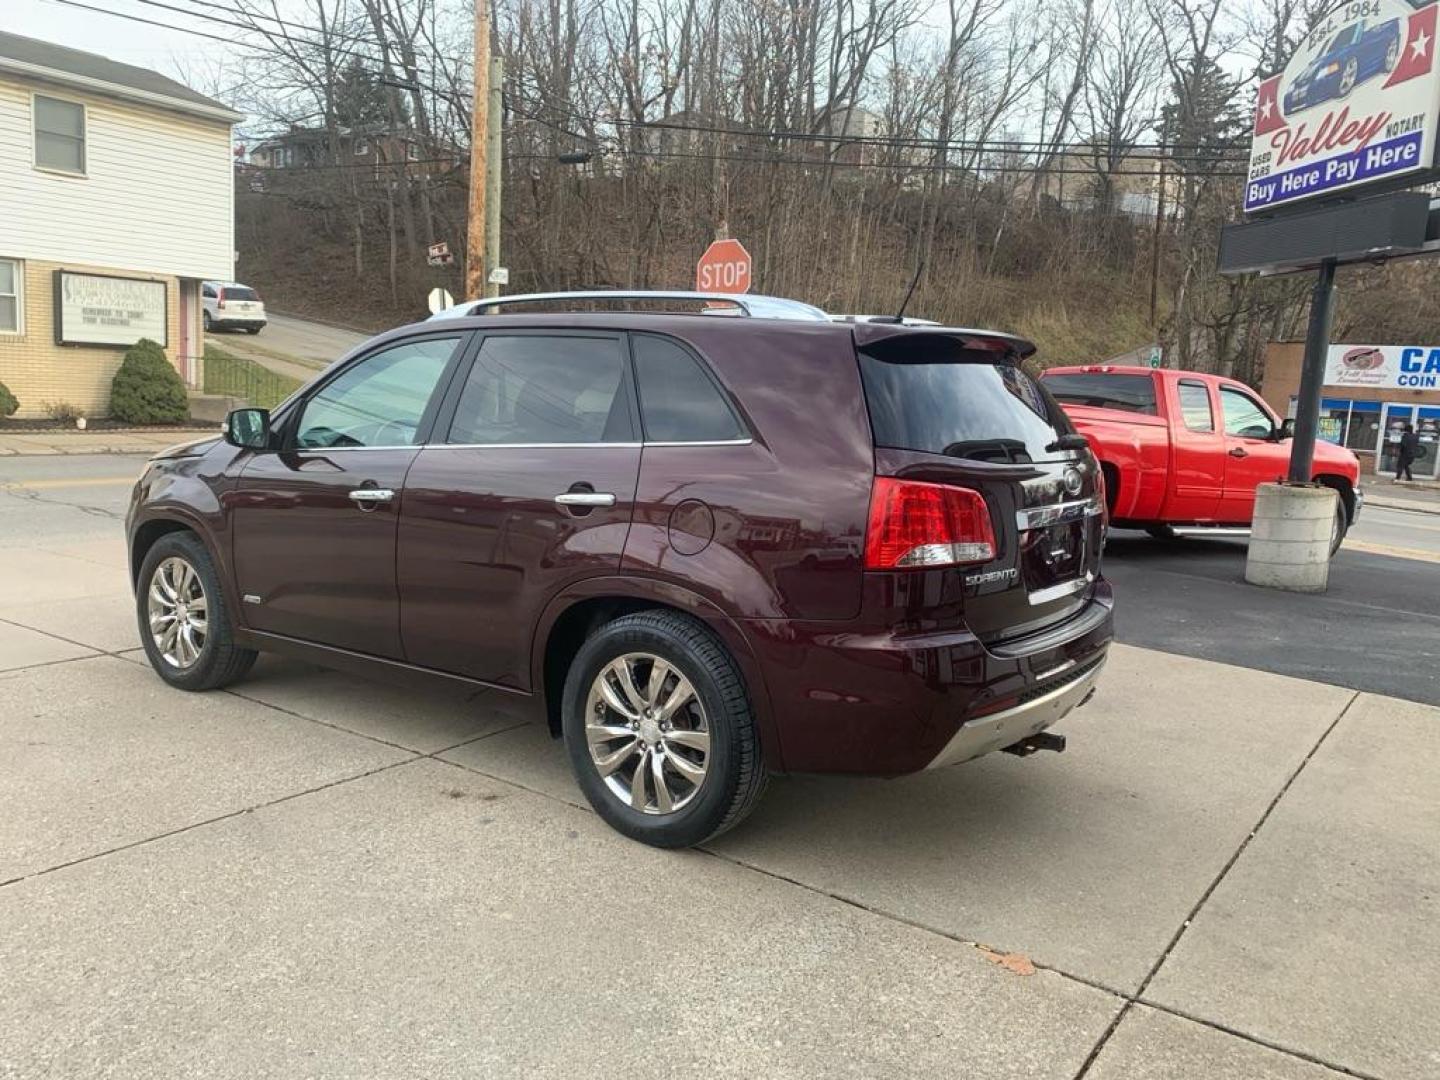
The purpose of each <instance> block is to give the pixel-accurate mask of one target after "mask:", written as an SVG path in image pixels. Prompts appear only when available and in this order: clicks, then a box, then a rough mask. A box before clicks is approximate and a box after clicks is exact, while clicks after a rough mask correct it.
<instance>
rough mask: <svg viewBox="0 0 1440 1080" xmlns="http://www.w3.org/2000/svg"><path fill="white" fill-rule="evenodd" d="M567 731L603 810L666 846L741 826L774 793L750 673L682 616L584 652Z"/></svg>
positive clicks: (602, 634) (629, 619) (625, 829)
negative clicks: (768, 785) (767, 790)
mask: <svg viewBox="0 0 1440 1080" xmlns="http://www.w3.org/2000/svg"><path fill="white" fill-rule="evenodd" d="M562 728H563V732H564V736H565V747H566V750H567V751H568V753H569V755H570V764H571V766H572V768H573V769H574V770H575V778H576V780H577V781H578V783H579V785H580V789H581V791H583V792H584V793H585V797H586V798H587V799H588V800H589V801H590V805H591V806H593V807H594V808H595V812H596V813H597V814H599V815H600V816H601V817H602V818H604V819H605V821H606V823H607V824H609V825H610V826H611V827H612V828H614V829H615V830H617V831H618V832H621V833H623V834H625V835H626V836H628V837H630V838H631V839H632V840H639V841H640V842H641V843H645V844H650V845H652V846H654V847H663V848H678V847H691V846H693V845H695V844H700V843H704V842H705V841H706V840H709V839H710V838H711V837H713V836H716V835H718V834H719V833H722V832H724V831H725V830H726V829H729V828H731V827H733V826H734V825H736V824H737V823H738V822H739V821H740V820H741V819H742V818H744V817H745V815H746V814H748V813H749V812H750V810H751V809H753V807H754V805H755V803H756V801H757V800H758V798H759V795H760V792H761V791H762V790H763V788H764V785H765V772H764V769H763V767H762V764H761V759H760V743H759V739H758V737H757V736H756V733H755V718H754V714H753V713H752V711H751V708H750V700H749V696H748V695H747V693H746V691H745V683H744V680H743V679H742V678H741V675H740V672H739V670H738V669H737V667H736V666H735V663H734V661H733V660H732V659H731V657H730V655H729V653H728V652H727V651H726V650H725V647H724V646H723V645H722V644H721V643H720V642H719V641H718V640H716V638H715V636H714V635H713V634H711V633H710V631H709V630H708V629H706V628H705V627H704V626H703V625H702V624H700V623H697V622H696V621H694V620H693V619H689V618H687V617H685V616H683V615H681V614H679V613H677V612H672V611H642V612H637V613H635V614H633V615H626V616H623V617H621V618H618V619H615V620H614V621H612V622H609V623H606V624H605V625H604V626H602V627H601V628H600V629H599V630H598V631H596V632H595V634H593V635H592V636H591V637H590V639H589V640H588V641H586V642H585V644H584V645H582V646H581V647H580V651H579V652H578V653H577V654H576V656H575V660H574V662H573V663H572V664H571V665H570V671H569V674H568V675H567V676H566V678H565V691H564V697H563V700H562Z"/></svg>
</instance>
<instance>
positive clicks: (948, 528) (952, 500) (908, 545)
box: [865, 476, 995, 570]
mask: <svg viewBox="0 0 1440 1080" xmlns="http://www.w3.org/2000/svg"><path fill="white" fill-rule="evenodd" d="M993 558H995V530H994V529H993V528H991V526H990V508H989V507H988V506H986V505H985V497H984V496H983V495H981V494H980V493H979V492H978V491H971V490H970V489H969V488H961V487H951V486H949V485H948V484H925V483H920V482H919V481H915V480H899V479H896V478H895V477H893V476H877V477H876V478H875V486H874V487H873V488H871V490H870V520H869V525H868V527H867V528H866V530H865V569H867V570H907V569H912V568H914V569H923V568H925V567H931V566H956V565H959V564H961V563H982V562H989V561H990V560H991V559H993Z"/></svg>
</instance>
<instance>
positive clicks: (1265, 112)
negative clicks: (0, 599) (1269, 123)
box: [1260, 98, 1270, 120]
mask: <svg viewBox="0 0 1440 1080" xmlns="http://www.w3.org/2000/svg"><path fill="white" fill-rule="evenodd" d="M1260 117H1261V119H1263V120H1269V119H1270V99H1269V98H1261V99H1260Z"/></svg>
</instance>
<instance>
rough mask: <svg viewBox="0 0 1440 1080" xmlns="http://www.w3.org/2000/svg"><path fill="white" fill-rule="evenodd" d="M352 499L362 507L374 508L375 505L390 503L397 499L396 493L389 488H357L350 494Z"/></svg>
mask: <svg viewBox="0 0 1440 1080" xmlns="http://www.w3.org/2000/svg"><path fill="white" fill-rule="evenodd" d="M350 498H351V499H353V500H354V501H355V502H357V503H359V504H360V505H361V506H365V505H366V504H369V505H372V506H373V505H374V504H375V503H382V502H389V501H390V500H391V499H393V498H395V492H393V491H391V490H390V489H389V488H356V489H355V490H354V491H352V492H350Z"/></svg>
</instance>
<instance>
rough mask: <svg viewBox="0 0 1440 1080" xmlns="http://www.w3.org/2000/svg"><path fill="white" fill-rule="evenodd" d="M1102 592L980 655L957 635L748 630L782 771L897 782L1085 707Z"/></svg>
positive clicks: (1106, 632) (769, 626) (1104, 609)
mask: <svg viewBox="0 0 1440 1080" xmlns="http://www.w3.org/2000/svg"><path fill="white" fill-rule="evenodd" d="M1113 606H1114V604H1113V599H1112V593H1111V589H1110V586H1109V583H1107V582H1105V581H1104V580H1101V581H1097V582H1096V583H1095V586H1094V589H1093V591H1092V593H1091V595H1090V597H1089V598H1088V599H1087V601H1086V603H1085V605H1084V606H1083V607H1082V608H1081V609H1080V610H1079V611H1077V612H1076V613H1075V614H1073V615H1071V616H1070V617H1069V618H1068V619H1066V620H1065V621H1064V622H1063V623H1059V624H1057V625H1055V626H1050V627H1046V628H1045V629H1044V630H1041V631H1039V632H1037V633H1035V634H1033V635H1030V636H1028V637H1026V638H1023V639H1020V640H1016V641H1008V642H1005V643H1003V644H992V645H988V646H987V645H986V643H984V642H982V641H980V640H979V639H978V638H976V637H975V635H973V634H971V633H969V632H968V631H965V630H963V629H962V630H955V631H935V630H929V631H926V632H919V633H905V632H897V631H896V630H895V629H894V628H893V627H891V628H886V629H878V628H877V629H875V630H874V631H871V632H867V631H865V630H863V629H857V628H856V627H855V625H854V624H853V623H837V622H828V623H827V622H800V621H795V620H747V623H746V628H747V630H748V631H749V637H750V643H751V646H752V648H753V651H754V654H755V656H756V658H757V659H758V660H759V662H760V665H761V667H762V669H763V676H764V680H765V691H766V696H767V697H768V699H769V701H768V705H769V711H770V715H771V716H772V717H773V719H774V726H775V731H776V734H777V737H778V741H779V746H778V747H777V749H778V754H776V755H775V757H776V759H777V760H776V764H777V765H779V766H780V767H781V768H783V769H784V770H785V771H787V772H815V773H849V774H855V775H866V776H897V775H901V774H904V773H911V772H918V771H920V770H922V769H925V768H934V767H939V766H942V765H948V764H954V763H957V762H960V761H965V760H968V759H970V758H972V757H978V756H979V755H981V754H985V753H989V752H990V751H991V750H998V749H1001V748H1003V747H1005V746H1009V745H1011V744H1012V743H1016V742H1019V741H1021V740H1022V739H1024V738H1026V737H1027V736H1029V735H1032V734H1034V733H1036V732H1038V731H1042V730H1044V729H1045V728H1047V727H1050V726H1051V725H1052V724H1054V723H1056V722H1058V721H1059V720H1060V719H1061V718H1062V717H1063V716H1065V715H1066V714H1067V713H1069V712H1070V711H1071V710H1072V709H1074V708H1075V707H1076V706H1078V705H1079V704H1080V703H1081V702H1083V701H1084V700H1085V698H1086V696H1087V695H1088V694H1089V692H1090V690H1091V689H1093V687H1094V685H1095V681H1096V679H1097V678H1098V677H1099V673H1100V668H1101V666H1103V663H1104V660H1105V657H1106V654H1107V651H1108V650H1109V647H1110V643H1111V640H1112V639H1113V637H1114V618H1113Z"/></svg>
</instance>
